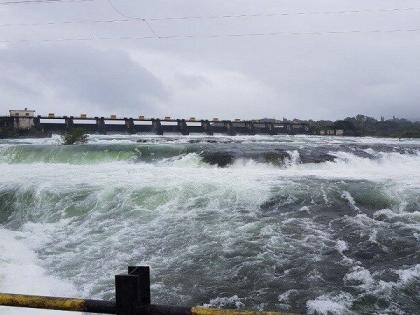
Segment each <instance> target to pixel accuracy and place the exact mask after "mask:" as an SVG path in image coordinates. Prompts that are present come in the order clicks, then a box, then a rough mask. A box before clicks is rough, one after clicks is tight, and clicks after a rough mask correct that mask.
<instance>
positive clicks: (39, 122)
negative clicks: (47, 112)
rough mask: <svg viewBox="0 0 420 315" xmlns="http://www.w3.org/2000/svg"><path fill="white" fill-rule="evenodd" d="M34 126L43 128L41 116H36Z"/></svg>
mask: <svg viewBox="0 0 420 315" xmlns="http://www.w3.org/2000/svg"><path fill="white" fill-rule="evenodd" d="M34 127H35V129H38V130H39V129H41V116H37V117H34Z"/></svg>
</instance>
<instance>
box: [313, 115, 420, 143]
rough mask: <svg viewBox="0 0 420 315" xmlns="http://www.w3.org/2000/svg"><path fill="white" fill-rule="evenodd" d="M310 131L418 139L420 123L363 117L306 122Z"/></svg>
mask: <svg viewBox="0 0 420 315" xmlns="http://www.w3.org/2000/svg"><path fill="white" fill-rule="evenodd" d="M308 123H309V125H310V126H311V130H312V131H315V132H316V131H317V130H322V129H328V128H332V129H342V130H344V131H345V135H349V136H371V137H390V138H420V122H419V121H410V120H408V119H400V118H395V117H394V118H392V119H388V120H385V119H384V118H381V119H380V120H377V119H375V118H373V117H369V116H365V115H357V116H355V117H347V118H346V119H344V120H337V121H328V120H321V121H312V120H309V121H308Z"/></svg>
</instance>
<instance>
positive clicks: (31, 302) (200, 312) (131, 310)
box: [0, 267, 292, 315]
mask: <svg viewBox="0 0 420 315" xmlns="http://www.w3.org/2000/svg"><path fill="white" fill-rule="evenodd" d="M115 298H116V299H115V301H100V300H87V299H75V298H63V297H48V296H34V295H21V294H7V293H0V306H11V307H24V308H36V309H45V310H58V311H70V312H85V313H99V314H117V315H139V314H141V315H292V314H291V313H282V312H252V311H237V310H225V309H213V308H205V307H179V306H166V305H155V304H151V303H150V300H151V299H150V270H149V267H129V268H128V274H123V275H116V276H115Z"/></svg>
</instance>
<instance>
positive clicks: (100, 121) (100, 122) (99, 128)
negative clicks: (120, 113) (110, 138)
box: [95, 117, 106, 135]
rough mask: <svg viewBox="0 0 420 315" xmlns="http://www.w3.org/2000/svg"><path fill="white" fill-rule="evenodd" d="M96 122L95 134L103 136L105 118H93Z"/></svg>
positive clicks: (104, 132)
mask: <svg viewBox="0 0 420 315" xmlns="http://www.w3.org/2000/svg"><path fill="white" fill-rule="evenodd" d="M95 120H96V132H98V133H100V134H102V135H104V134H106V128H105V118H104V117H101V118H99V117H95Z"/></svg>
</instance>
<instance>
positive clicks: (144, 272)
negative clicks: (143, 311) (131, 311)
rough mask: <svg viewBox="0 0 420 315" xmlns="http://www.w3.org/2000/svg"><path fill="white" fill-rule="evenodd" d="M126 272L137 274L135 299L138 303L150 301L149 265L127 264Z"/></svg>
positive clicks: (144, 303)
mask: <svg viewBox="0 0 420 315" xmlns="http://www.w3.org/2000/svg"><path fill="white" fill-rule="evenodd" d="M128 274H129V275H134V276H137V293H138V296H137V301H138V303H139V304H140V305H148V304H150V303H151V298H150V267H148V266H129V267H128Z"/></svg>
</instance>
